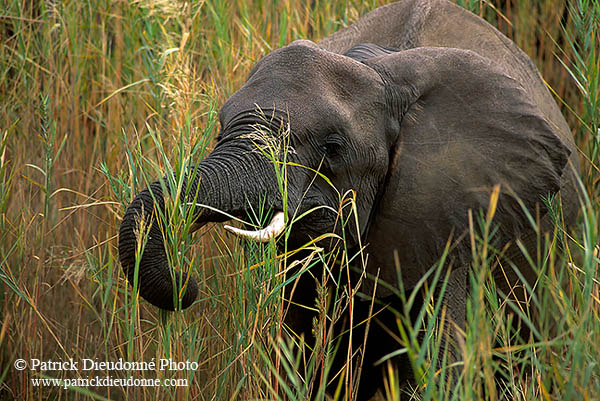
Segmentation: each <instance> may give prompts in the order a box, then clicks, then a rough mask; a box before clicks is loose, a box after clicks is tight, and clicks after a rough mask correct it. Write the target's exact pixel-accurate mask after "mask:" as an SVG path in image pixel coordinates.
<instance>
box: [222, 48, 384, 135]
mask: <svg viewBox="0 0 600 401" xmlns="http://www.w3.org/2000/svg"><path fill="white" fill-rule="evenodd" d="M382 93H383V83H382V82H381V80H380V78H379V75H378V74H377V73H376V72H375V71H373V70H372V69H371V68H369V67H367V66H365V65H363V64H361V63H358V62H356V61H354V60H352V59H350V58H348V57H345V56H342V55H338V54H333V53H330V52H327V51H324V50H321V49H317V48H309V47H307V46H302V45H294V46H287V47H285V48H282V49H279V50H277V51H275V52H273V53H271V54H269V55H267V56H266V57H265V58H263V59H262V60H261V61H260V62H259V63H258V64H257V66H256V67H255V68H254V70H253V71H252V73H251V76H250V78H249V79H248V81H247V82H246V83H245V84H244V86H242V88H240V89H239V90H238V91H237V92H236V93H235V94H234V95H233V96H231V98H229V99H228V101H227V102H226V103H225V104H224V106H223V108H222V110H221V119H222V122H226V121H227V120H228V119H229V118H231V117H233V116H235V115H237V114H238V113H240V112H241V111H247V110H255V109H257V108H260V109H263V110H271V109H273V108H275V109H276V110H279V111H280V112H283V113H286V114H287V115H289V117H290V119H291V121H292V122H294V121H295V122H296V123H301V124H302V122H303V121H302V120H304V119H306V118H310V121H311V122H316V121H317V120H319V119H320V118H327V119H332V118H335V114H340V113H341V114H351V113H352V111H353V110H356V109H357V108H364V107H367V105H368V104H369V102H377V101H378V99H380V96H379V95H381V94H382ZM342 117H343V116H342ZM304 122H306V123H308V121H304Z"/></svg>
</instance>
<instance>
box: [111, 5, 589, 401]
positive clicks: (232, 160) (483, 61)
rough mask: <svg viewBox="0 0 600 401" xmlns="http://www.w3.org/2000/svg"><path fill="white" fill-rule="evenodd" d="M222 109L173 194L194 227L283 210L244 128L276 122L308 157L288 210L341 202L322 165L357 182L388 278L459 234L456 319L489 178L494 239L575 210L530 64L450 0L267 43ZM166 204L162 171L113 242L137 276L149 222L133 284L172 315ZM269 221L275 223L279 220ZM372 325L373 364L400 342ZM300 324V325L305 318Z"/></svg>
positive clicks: (339, 181) (378, 261)
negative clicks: (553, 213) (191, 204)
mask: <svg viewBox="0 0 600 401" xmlns="http://www.w3.org/2000/svg"><path fill="white" fill-rule="evenodd" d="M257 108H259V109H260V110H261V111H262V112H263V113H264V114H265V115H266V116H268V118H264V117H261V116H260V115H259V113H258V112H257ZM219 120H220V124H221V130H220V133H219V135H218V138H217V143H216V146H215V148H214V150H213V151H212V153H211V154H210V155H209V156H208V157H207V158H206V159H205V160H202V161H200V162H198V164H197V165H196V166H195V167H194V168H192V169H190V171H189V173H188V176H187V178H186V182H185V183H184V185H183V188H184V190H183V193H182V195H181V196H182V201H186V200H190V201H191V200H193V201H197V202H198V203H201V204H204V205H208V206H210V208H208V209H206V208H205V209H200V208H198V210H197V211H196V215H195V216H194V218H195V223H196V227H200V226H202V225H203V224H205V223H207V222H220V221H224V220H225V219H226V218H225V217H223V215H221V214H220V213H217V212H215V211H214V209H218V210H221V211H224V212H226V213H228V214H229V215H234V216H243V215H244V214H245V212H246V211H247V209H248V208H249V207H257V206H258V205H259V203H261V202H262V203H263V204H264V205H265V206H266V207H267V208H270V209H272V210H273V211H275V212H277V211H281V210H283V208H282V197H281V194H280V191H279V188H278V186H277V183H276V177H275V171H274V168H273V166H272V164H271V162H270V161H269V160H267V158H266V157H264V155H262V154H261V153H260V152H256V149H255V147H256V140H255V138H254V139H253V132H254V131H256V130H257V127H258V128H260V129H262V131H266V132H268V133H269V135H272V136H273V137H274V138H275V139H278V138H277V136H278V135H281V133H280V130H279V128H280V127H282V126H287V125H288V124H289V132H288V134H287V141H288V142H289V147H290V148H291V149H293V151H292V152H290V153H289V157H288V158H289V161H290V162H293V166H305V167H308V168H301V167H293V166H292V164H291V165H290V168H289V169H288V205H289V207H288V210H295V211H297V213H303V212H304V211H307V210H310V209H312V208H315V207H318V206H322V205H326V206H329V207H331V208H332V209H334V210H335V209H337V208H338V204H337V203H338V201H339V198H338V195H337V194H336V192H335V190H334V189H332V187H331V186H330V185H328V184H327V183H326V182H325V180H324V179H323V178H322V176H320V175H319V176H315V173H314V172H315V171H316V170H318V171H320V172H321V173H322V174H323V175H324V176H326V177H328V178H329V179H330V180H331V182H332V183H333V184H334V186H335V187H336V188H337V189H338V191H339V192H344V191H347V190H350V189H351V190H354V191H355V193H356V205H357V210H358V230H357V231H358V232H357V234H356V235H355V236H353V237H351V238H350V239H349V242H350V245H351V246H356V245H357V244H358V243H359V242H360V243H362V244H366V252H368V254H369V258H368V265H367V272H368V273H371V274H372V275H373V276H375V275H377V274H378V275H379V278H380V279H381V280H383V281H386V282H387V283H389V284H391V285H392V286H397V285H398V283H397V282H396V281H397V275H396V267H395V266H396V265H398V264H399V266H400V267H401V272H402V282H403V286H404V288H405V289H410V288H412V287H414V286H415V284H416V283H417V281H418V280H419V279H420V278H421V277H422V276H423V274H424V273H425V272H426V271H427V270H428V269H429V268H430V267H431V266H432V265H433V264H435V263H436V261H437V260H438V258H439V257H440V255H441V254H442V252H443V251H444V249H445V247H446V243H447V242H448V240H449V238H454V239H456V240H457V243H456V244H455V246H454V247H453V249H452V251H451V253H450V254H449V255H448V260H449V261H451V263H450V264H451V265H452V266H453V268H452V270H451V273H450V281H449V284H448V289H447V295H446V296H445V299H444V302H445V305H446V307H447V311H448V319H451V320H452V321H454V322H455V323H456V324H458V325H461V324H463V322H464V319H465V299H466V288H467V285H466V282H467V269H468V268H469V266H470V261H471V250H470V245H469V243H468V239H466V240H464V239H463V240H462V241H459V240H458V239H459V238H461V237H464V235H463V234H465V233H466V232H468V214H469V211H473V213H478V211H480V210H483V211H485V210H487V208H488V204H489V200H490V194H491V193H492V190H493V188H494V187H496V186H500V191H501V192H500V196H499V202H498V207H497V211H496V214H495V217H494V222H495V223H496V224H497V225H498V228H499V229H498V234H497V240H498V241H499V242H501V243H509V242H511V241H514V240H515V239H516V238H521V239H522V240H523V241H524V242H525V243H526V244H529V243H531V242H532V241H529V240H528V239H530V238H531V237H532V236H535V234H534V232H533V229H532V228H531V226H530V224H529V222H528V220H527V217H526V213H525V212H524V208H527V209H528V210H530V211H535V210H536V208H537V209H538V212H537V213H539V214H540V216H542V223H543V224H544V225H546V226H547V225H548V223H549V221H548V220H549V219H548V217H547V216H545V212H544V210H545V209H544V207H543V206H540V203H541V199H542V197H544V196H548V195H552V194H556V193H558V192H560V196H561V200H562V204H563V210H564V220H565V223H566V224H571V223H572V222H573V221H574V219H575V217H576V214H577V209H578V205H579V201H578V193H577V189H576V181H577V178H576V177H577V174H578V165H579V160H578V155H577V150H576V147H575V145H574V143H573V139H572V136H571V133H570V130H569V127H568V126H567V124H566V122H565V120H564V118H563V116H562V115H561V112H560V110H559V108H558V107H557V105H556V103H555V101H554V100H553V98H552V96H551V95H550V93H549V91H548V90H547V88H546V87H545V85H544V83H543V81H542V79H541V78H540V74H539V72H538V70H537V69H536V67H535V66H534V64H533V63H532V61H531V60H530V59H529V57H528V56H527V55H525V54H524V53H523V52H522V51H521V50H520V49H519V48H518V47H517V46H516V45H515V44H514V43H513V42H511V41H510V40H509V39H507V38H506V37H505V36H503V35H502V34H501V33H500V32H499V31H497V30H496V29H495V28H493V27H492V26H491V25H489V24H488V23H486V22H485V21H484V20H482V19H481V18H479V17H477V16H475V15H473V14H471V13H470V12H467V11H465V10H464V9H462V8H460V7H458V6H456V5H454V4H452V3H450V2H448V1H446V0H405V1H402V2H398V3H393V4H390V5H387V6H384V7H381V8H378V9H376V10H374V11H372V12H370V13H368V14H366V15H365V16H363V17H362V18H360V19H359V20H358V21H356V22H355V23H354V24H352V25H350V26H349V27H347V28H345V29H342V30H340V31H338V32H336V33H335V34H333V35H331V36H329V37H327V38H325V39H323V40H321V41H320V42H319V43H317V44H315V43H313V42H311V41H308V40H299V41H295V42H293V43H291V44H289V45H288V46H285V47H283V48H281V49H278V50H275V51H273V52H272V53H270V54H268V55H266V56H265V57H264V58H263V59H261V60H260V61H259V62H258V63H257V64H256V66H255V67H254V68H253V69H252V71H251V73H250V76H249V77H248V79H247V81H246V83H245V84H244V85H243V86H242V87H241V88H240V89H239V90H238V91H237V92H235V93H234V94H233V95H232V96H231V97H230V98H229V99H228V100H227V101H226V102H225V104H224V105H223V106H222V108H221V111H220V113H219ZM279 139H281V138H279ZM154 200H156V203H155V202H154ZM164 207H165V206H164V200H163V189H162V186H161V184H160V182H159V181H156V182H154V183H152V184H151V185H150V187H149V188H148V189H146V190H144V191H142V192H141V193H140V194H138V195H137V196H136V197H135V199H134V200H133V202H132V203H131V205H130V206H129V207H128V209H127V211H126V213H125V216H124V217H123V221H122V224H121V227H120V231H119V243H118V246H119V256H120V260H121V264H122V266H123V269H124V271H125V272H126V274H127V277H128V279H129V281H131V282H133V278H134V277H133V276H134V271H135V263H136V261H135V248H136V245H135V244H136V233H137V232H139V230H138V229H137V225H138V224H139V222H140V221H143V222H145V224H146V226H147V227H150V231H149V239H148V242H147V244H146V247H145V250H144V253H143V254H142V257H141V261H140V263H139V292H140V295H141V296H142V297H143V298H144V299H146V300H147V301H149V302H150V303H152V304H154V305H156V306H157V307H159V308H163V309H169V310H173V309H174V308H176V305H177V303H176V302H175V303H174V298H177V296H176V295H175V297H174V293H173V282H172V279H171V277H172V274H171V270H170V267H169V265H168V263H167V259H166V257H165V250H164V244H163V234H162V232H161V229H160V225H159V224H158V223H157V220H158V219H157V218H156V216H157V213H158V211H160V210H163V209H164ZM142 210H143V211H144V213H143V214H142ZM320 210H321V211H320V212H318V213H313V214H310V215H309V216H308V217H307V218H305V219H302V220H300V221H298V222H297V223H295V224H294V226H293V231H292V233H291V236H290V241H297V242H298V243H303V241H305V240H306V239H309V238H314V237H316V236H318V235H320V234H321V233H325V232H331V231H332V230H334V226H335V221H336V215H335V214H334V213H331V212H328V211H327V210H328V209H320ZM532 213H533V214H534V215H535V212H532ZM142 215H143V218H142V217H140V216H142ZM276 216H278V217H277V218H278V219H279V220H280V222H281V221H287V220H286V219H287V218H289V216H283V220H282V216H281V214H277V215H276ZM282 227H283V225H282V224H279V223H277V224H275V223H274V224H273V225H272V226H269V227H267V228H266V229H265V230H267V231H270V235H271V236H273V235H277V234H278V233H279V232H280V231H281V228H282ZM547 227H549V226H547ZM242 234H244V235H247V236H250V237H252V236H254V237H260V236H262V235H265V233H264V232H254V233H248V232H242ZM467 238H468V236H467ZM533 242H535V241H533ZM532 249H534V248H532ZM522 269H523V272H522V273H523V276H524V277H525V278H527V279H530V278H533V275H534V273H533V272H532V271H530V270H531V269H528V268H527V266H523V267H522ZM175 276H176V277H178V278H179V279H180V280H182V282H184V283H186V284H187V286H186V287H185V291H184V295H183V296H182V298H181V300H180V301H181V307H182V308H187V307H188V306H190V305H191V304H192V302H193V301H194V299H195V297H196V294H197V290H198V289H197V284H196V283H195V281H194V280H193V279H191V278H189V280H188V276H187V275H185V274H183V275H179V273H177V274H176V275H175ZM179 284H181V283H178V284H177V285H178V286H179ZM306 285H307V288H308V290H307V291H308V293H310V288H309V287H310V284H306ZM178 288H179V287H178ZM373 288H374V286H373V281H372V280H367V281H366V282H365V283H364V284H363V291H364V292H365V293H370V291H373ZM376 292H377V293H376V296H377V298H378V299H380V300H384V301H385V302H388V303H393V302H397V301H394V300H391V299H392V297H393V295H392V293H391V291H390V290H389V289H386V287H384V286H381V285H379V286H377V291H376ZM310 294H313V293H310ZM358 309H361V308H360V307H359V308H358ZM363 309H364V308H363ZM291 316H294V317H293V319H298V320H302V318H301V317H298V314H297V313H296V314H293V313H292V314H291ZM381 316H384V315H383V314H382V315H381ZM381 320H382V321H385V319H384V318H383V317H382V319H381ZM308 321H310V319H308ZM293 323H294V322H292V324H293ZM296 323H297V322H296ZM374 326H375V327H373V328H372V329H371V330H372V331H375V332H377V330H379V334H377V336H378V337H377V338H378V340H377V341H378V345H379V346H371V345H370V343H371V342H367V357H366V359H365V363H366V364H367V365H368V364H372V363H373V362H374V361H375V360H377V359H378V358H380V357H381V356H382V355H385V354H387V353H389V352H391V351H393V350H394V349H393V348H391V349H389V348H388V349H386V347H388V346H389V347H393V342H391V341H389V340H386V339H384V337H386V336H387V335H386V334H385V331H384V330H383V329H378V328H377V327H376V325H374ZM299 327H304V328H305V329H306V333H307V335H309V334H310V328H309V327H308V326H302V324H299ZM361 342H362V341H361ZM382 344H383V346H382ZM370 349H372V350H371V351H369V350H370ZM373 371H375V369H369V368H364V369H363V372H366V373H364V374H365V375H373V377H372V378H370V381H369V383H371V385H369V386H366V385H364V386H362V388H361V394H360V396H359V398H360V399H367V398H368V397H370V396H371V395H372V394H373V392H374V391H375V390H376V389H377V387H378V386H379V385H380V384H381V380H380V378H381V374H373ZM378 378H379V379H378Z"/></svg>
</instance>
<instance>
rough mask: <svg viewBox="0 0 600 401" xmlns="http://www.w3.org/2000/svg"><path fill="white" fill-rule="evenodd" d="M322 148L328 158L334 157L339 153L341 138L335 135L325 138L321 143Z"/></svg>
mask: <svg viewBox="0 0 600 401" xmlns="http://www.w3.org/2000/svg"><path fill="white" fill-rule="evenodd" d="M323 149H324V150H325V155H326V156H327V157H328V158H335V157H337V156H339V155H340V154H341V150H342V140H341V139H340V138H338V137H337V136H333V137H330V138H327V141H326V142H325V144H324V145H323Z"/></svg>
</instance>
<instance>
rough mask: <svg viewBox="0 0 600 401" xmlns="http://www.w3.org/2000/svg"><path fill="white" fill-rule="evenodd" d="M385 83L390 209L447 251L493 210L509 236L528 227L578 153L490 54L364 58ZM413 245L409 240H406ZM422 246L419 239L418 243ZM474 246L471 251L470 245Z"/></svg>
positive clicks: (434, 247)
mask: <svg viewBox="0 0 600 401" xmlns="http://www.w3.org/2000/svg"><path fill="white" fill-rule="evenodd" d="M365 64H367V65H369V66H371V67H372V68H374V69H375V70H376V71H377V72H378V73H379V74H380V76H381V78H382V80H383V81H384V87H385V98H386V106H385V107H387V109H388V115H389V130H388V137H387V140H388V142H389V144H390V149H392V150H391V156H390V157H391V159H390V171H389V173H388V185H387V187H386V193H385V194H384V195H383V198H382V206H381V207H382V208H384V209H382V210H388V211H394V212H393V213H395V221H400V222H404V223H405V224H406V226H407V227H410V230H411V232H410V233H407V235H410V236H411V238H413V239H414V241H415V244H417V243H418V242H419V241H420V242H421V244H423V247H426V249H427V251H426V252H430V253H433V252H439V251H440V248H441V250H443V247H444V245H445V243H446V241H447V240H448V238H449V236H450V235H454V236H458V235H460V234H461V233H464V232H466V230H467V229H468V219H467V216H468V211H469V209H471V210H473V212H474V214H476V213H478V212H479V210H483V211H485V210H487V208H488V204H489V199H490V194H491V192H492V189H493V188H494V186H496V185H500V188H501V195H500V200H499V204H498V208H497V211H496V215H495V218H494V221H495V223H499V228H500V233H501V235H502V234H504V236H505V237H506V239H511V238H514V237H515V236H518V235H521V234H523V230H524V229H526V230H528V229H530V228H531V226H530V225H529V223H528V221H527V216H526V212H525V211H524V210H523V206H524V207H525V208H527V209H528V210H529V211H531V212H532V215H533V216H535V213H536V212H535V208H536V205H537V204H538V203H540V201H541V198H542V197H544V196H548V195H550V194H554V193H556V192H557V191H558V190H559V188H560V179H561V174H562V171H563V168H564V167H565V165H566V163H567V160H568V157H569V153H570V151H569V150H568V149H567V147H566V146H565V145H564V144H563V143H562V142H561V140H560V139H559V136H558V135H557V133H556V132H555V128H554V127H552V126H551V125H550V124H549V123H548V121H547V120H546V119H545V118H544V116H543V114H542V112H541V111H540V110H539V108H538V107H537V105H536V104H535V103H534V102H533V101H532V99H531V97H530V96H529V95H528V94H527V93H526V92H525V90H524V89H523V87H522V86H521V85H520V84H519V82H517V81H516V80H515V79H513V78H512V77H510V76H508V75H507V74H506V73H504V72H503V71H502V70H501V69H500V68H499V67H497V66H496V65H495V64H494V63H493V62H492V61H491V60H490V59H488V58H485V57H482V56H479V55H478V54H476V53H474V52H472V51H468V50H459V49H452V48H425V47H424V48H416V49H410V50H406V51H401V52H397V53H393V54H389V55H385V56H382V57H378V58H373V59H370V60H366V61H365ZM405 245H408V246H411V245H410V244H405ZM415 246H420V245H415ZM465 251H466V252H468V249H467V250H465Z"/></svg>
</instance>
